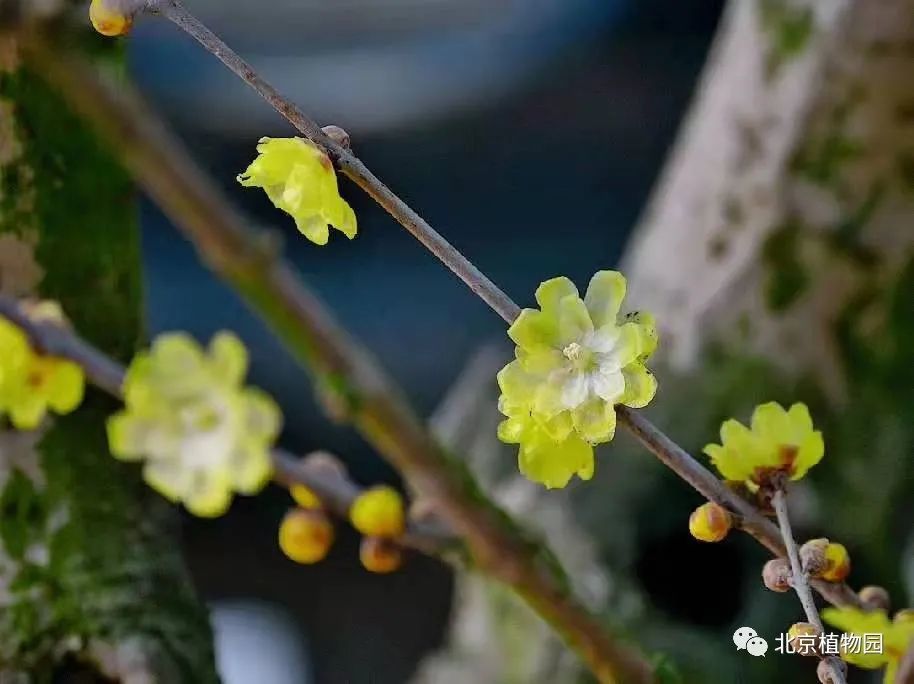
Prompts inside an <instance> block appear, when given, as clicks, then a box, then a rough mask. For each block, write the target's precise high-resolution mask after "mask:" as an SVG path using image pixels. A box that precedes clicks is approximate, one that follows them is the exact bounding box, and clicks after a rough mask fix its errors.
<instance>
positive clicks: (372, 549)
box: [359, 537, 403, 574]
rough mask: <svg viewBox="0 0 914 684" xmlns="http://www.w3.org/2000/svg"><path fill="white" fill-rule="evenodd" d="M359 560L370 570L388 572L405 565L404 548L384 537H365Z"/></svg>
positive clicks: (380, 572) (360, 548) (381, 572)
mask: <svg viewBox="0 0 914 684" xmlns="http://www.w3.org/2000/svg"><path fill="white" fill-rule="evenodd" d="M359 560H361V561H362V565H363V566H364V567H365V569H366V570H368V571H369V572H375V573H378V574H387V573H390V572H394V571H395V570H398V569H399V568H400V566H402V565H403V550H402V549H401V548H400V547H399V545H397V544H396V543H395V542H393V541H391V540H390V539H385V538H383V537H364V538H363V539H362V545H361V546H360V547H359Z"/></svg>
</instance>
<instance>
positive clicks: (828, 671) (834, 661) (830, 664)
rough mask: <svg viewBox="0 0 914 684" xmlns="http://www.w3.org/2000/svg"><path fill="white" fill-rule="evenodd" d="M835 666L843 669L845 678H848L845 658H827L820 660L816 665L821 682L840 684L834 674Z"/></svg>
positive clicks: (821, 683)
mask: <svg viewBox="0 0 914 684" xmlns="http://www.w3.org/2000/svg"><path fill="white" fill-rule="evenodd" d="M834 667H837V668H838V669H839V670H840V671H841V674H843V675H844V678H845V679H846V678H847V664H846V663H845V662H844V661H843V660H839V659H838V658H826V659H825V660H820V661H819V664H818V665H817V666H816V676H817V677H818V678H819V682H820V684H838V680H836V679H835V677H834V675H833V674H832V668H834Z"/></svg>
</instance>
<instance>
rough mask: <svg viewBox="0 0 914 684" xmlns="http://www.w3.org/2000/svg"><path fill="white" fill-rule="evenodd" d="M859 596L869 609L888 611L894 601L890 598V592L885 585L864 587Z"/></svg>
mask: <svg viewBox="0 0 914 684" xmlns="http://www.w3.org/2000/svg"><path fill="white" fill-rule="evenodd" d="M857 596H858V597H859V598H860V602H861V603H862V604H863V605H864V606H865V607H866V608H867V610H884V611H886V612H888V610H889V606H890V605H891V603H892V602H891V599H890V598H889V592H888V591H886V590H885V589H884V588H883V587H876V586H873V585H870V586H866V587H863V589H861V590H860V591H859V593H858V594H857Z"/></svg>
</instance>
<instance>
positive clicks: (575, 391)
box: [562, 373, 590, 409]
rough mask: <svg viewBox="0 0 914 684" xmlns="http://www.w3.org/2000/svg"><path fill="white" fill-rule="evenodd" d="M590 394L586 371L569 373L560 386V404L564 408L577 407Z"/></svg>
mask: <svg viewBox="0 0 914 684" xmlns="http://www.w3.org/2000/svg"><path fill="white" fill-rule="evenodd" d="M589 395H590V378H589V374H587V373H569V375H568V379H567V380H566V381H565V385H564V387H562V405H563V406H564V407H565V408H568V409H573V408H577V407H578V406H580V405H581V404H583V403H584V402H585V401H587V397H588V396H589Z"/></svg>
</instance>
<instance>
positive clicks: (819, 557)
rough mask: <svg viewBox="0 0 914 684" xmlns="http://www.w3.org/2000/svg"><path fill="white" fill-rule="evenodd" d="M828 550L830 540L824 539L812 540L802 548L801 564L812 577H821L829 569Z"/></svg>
mask: <svg viewBox="0 0 914 684" xmlns="http://www.w3.org/2000/svg"><path fill="white" fill-rule="evenodd" d="M827 549H828V540H827V539H825V538H824V537H823V538H821V539H810V540H809V541H808V542H806V543H805V544H803V546H801V547H800V562H801V563H802V565H803V570H805V571H806V572H807V573H809V575H810V576H811V577H820V576H821V575H822V573H823V572H825V569H826V568H827V567H828V559H827V558H826V557H825V552H826V550H827Z"/></svg>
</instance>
